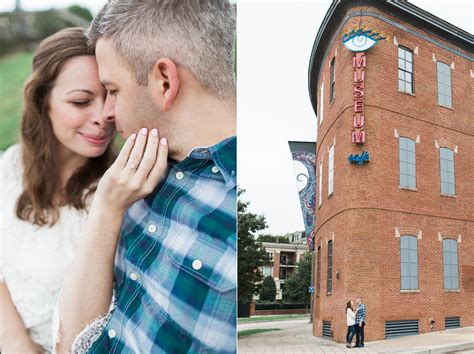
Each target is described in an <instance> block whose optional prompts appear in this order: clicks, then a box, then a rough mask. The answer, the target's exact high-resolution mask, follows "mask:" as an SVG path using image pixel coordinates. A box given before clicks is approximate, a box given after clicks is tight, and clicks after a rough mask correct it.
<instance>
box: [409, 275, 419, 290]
mask: <svg viewBox="0 0 474 354" xmlns="http://www.w3.org/2000/svg"><path fill="white" fill-rule="evenodd" d="M410 289H412V290H415V289H418V277H416V278H415V277H410Z"/></svg>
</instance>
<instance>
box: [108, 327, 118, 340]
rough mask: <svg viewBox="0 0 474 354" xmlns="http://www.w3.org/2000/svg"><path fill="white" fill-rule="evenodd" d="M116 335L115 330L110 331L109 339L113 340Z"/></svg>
mask: <svg viewBox="0 0 474 354" xmlns="http://www.w3.org/2000/svg"><path fill="white" fill-rule="evenodd" d="M116 335H117V333H116V332H115V330H113V329H111V330H110V331H109V338H115V336H116Z"/></svg>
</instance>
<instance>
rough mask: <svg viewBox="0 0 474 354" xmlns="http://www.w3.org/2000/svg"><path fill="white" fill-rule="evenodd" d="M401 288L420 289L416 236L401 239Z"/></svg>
mask: <svg viewBox="0 0 474 354" xmlns="http://www.w3.org/2000/svg"><path fill="white" fill-rule="evenodd" d="M400 278H401V284H400V288H401V289H402V290H417V289H418V239H417V238H416V237H415V236H401V237H400Z"/></svg>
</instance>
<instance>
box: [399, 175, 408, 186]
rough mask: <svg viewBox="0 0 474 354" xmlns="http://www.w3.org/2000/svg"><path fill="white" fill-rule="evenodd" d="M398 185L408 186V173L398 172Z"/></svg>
mask: <svg viewBox="0 0 474 354" xmlns="http://www.w3.org/2000/svg"><path fill="white" fill-rule="evenodd" d="M400 186H402V187H408V175H402V174H400Z"/></svg>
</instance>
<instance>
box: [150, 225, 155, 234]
mask: <svg viewBox="0 0 474 354" xmlns="http://www.w3.org/2000/svg"><path fill="white" fill-rule="evenodd" d="M148 232H151V233H153V232H156V225H153V224H151V225H149V226H148Z"/></svg>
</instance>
